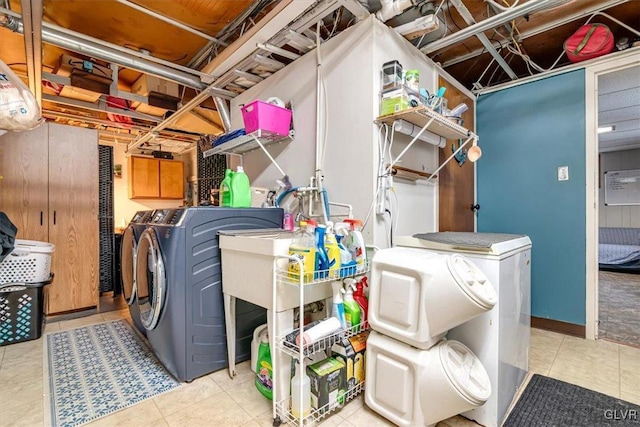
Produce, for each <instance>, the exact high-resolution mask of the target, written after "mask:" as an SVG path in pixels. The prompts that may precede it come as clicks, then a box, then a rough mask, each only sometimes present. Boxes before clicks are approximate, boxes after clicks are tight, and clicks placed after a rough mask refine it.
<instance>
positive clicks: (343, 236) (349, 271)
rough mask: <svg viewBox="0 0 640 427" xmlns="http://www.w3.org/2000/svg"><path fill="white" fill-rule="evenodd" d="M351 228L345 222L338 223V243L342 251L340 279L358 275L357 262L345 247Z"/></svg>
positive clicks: (336, 227)
mask: <svg viewBox="0 0 640 427" xmlns="http://www.w3.org/2000/svg"><path fill="white" fill-rule="evenodd" d="M349 228H350V227H349V224H347V223H345V222H338V223H336V225H335V231H336V241H337V242H338V249H340V277H347V276H353V275H354V274H356V261H355V260H354V259H353V257H352V256H351V252H349V249H347V247H346V246H345V242H346V241H347V238H348V237H349Z"/></svg>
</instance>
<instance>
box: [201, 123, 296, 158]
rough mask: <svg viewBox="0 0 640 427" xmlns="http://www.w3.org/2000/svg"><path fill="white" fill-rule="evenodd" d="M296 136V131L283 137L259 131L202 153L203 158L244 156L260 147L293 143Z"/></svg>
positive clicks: (291, 131)
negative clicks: (219, 155)
mask: <svg viewBox="0 0 640 427" xmlns="http://www.w3.org/2000/svg"><path fill="white" fill-rule="evenodd" d="M294 136H295V131H293V130H290V131H289V135H286V136H283V135H279V134H275V133H272V132H268V131H264V130H262V129H258V130H256V131H255V132H251V133H248V134H246V135H242V136H239V137H237V138H234V139H231V140H229V141H226V142H223V143H222V144H220V145H218V146H215V147H213V148H210V149H209V150H207V151H203V152H202V156H203V157H209V156H213V155H214V154H225V153H234V154H243V153H247V152H249V151H252V150H255V149H257V148H259V147H260V144H262V145H263V147H267V146H269V145H271V144H276V143H280V142H284V141H291V140H293V137H294Z"/></svg>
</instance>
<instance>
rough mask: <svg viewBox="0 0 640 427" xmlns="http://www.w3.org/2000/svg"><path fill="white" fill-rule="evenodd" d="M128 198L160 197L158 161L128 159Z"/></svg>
mask: <svg viewBox="0 0 640 427" xmlns="http://www.w3.org/2000/svg"><path fill="white" fill-rule="evenodd" d="M128 173H129V198H130V199H157V198H159V197H160V163H159V162H158V159H149V158H147V157H135V156H131V157H129V171H128Z"/></svg>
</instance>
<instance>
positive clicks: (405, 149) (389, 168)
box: [387, 117, 435, 173]
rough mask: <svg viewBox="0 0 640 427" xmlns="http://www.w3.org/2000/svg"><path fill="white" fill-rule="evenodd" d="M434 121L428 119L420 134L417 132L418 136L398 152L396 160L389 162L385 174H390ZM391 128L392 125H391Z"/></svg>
mask: <svg viewBox="0 0 640 427" xmlns="http://www.w3.org/2000/svg"><path fill="white" fill-rule="evenodd" d="M434 120H435V119H434V118H433V117H432V118H431V119H429V121H428V122H427V123H426V124H425V125H424V126H423V127H422V129H420V132H418V134H417V135H416V136H414V137H413V139H412V140H411V142H410V143H409V145H407V146H406V147H405V148H404V150H402V151H401V152H400V154H399V155H398V157H396V159H395V160H394V161H393V162H391V164H390V165H389V166H388V167H387V173H389V172H391V169H393V167H394V166H395V165H396V163H398V162H399V161H400V159H402V156H404V154H405V153H406V152H407V151H409V149H410V148H411V147H412V146H413V144H414V143H415V142H416V141H417V140H418V138H420V136H421V135H422V134H423V133H424V131H425V130H427V128H428V127H429V126H431V123H433V121H434ZM391 126H393V125H391Z"/></svg>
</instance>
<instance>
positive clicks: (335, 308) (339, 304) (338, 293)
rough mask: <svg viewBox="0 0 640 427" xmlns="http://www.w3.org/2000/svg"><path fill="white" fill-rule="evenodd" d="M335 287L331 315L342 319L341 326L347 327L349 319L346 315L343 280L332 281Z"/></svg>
mask: <svg viewBox="0 0 640 427" xmlns="http://www.w3.org/2000/svg"><path fill="white" fill-rule="evenodd" d="M331 286H332V287H333V305H332V306H331V317H335V318H336V319H338V320H339V321H340V326H342V329H346V328H347V321H346V319H345V316H344V303H343V301H342V294H343V293H344V288H343V287H342V283H341V282H333V283H331Z"/></svg>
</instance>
